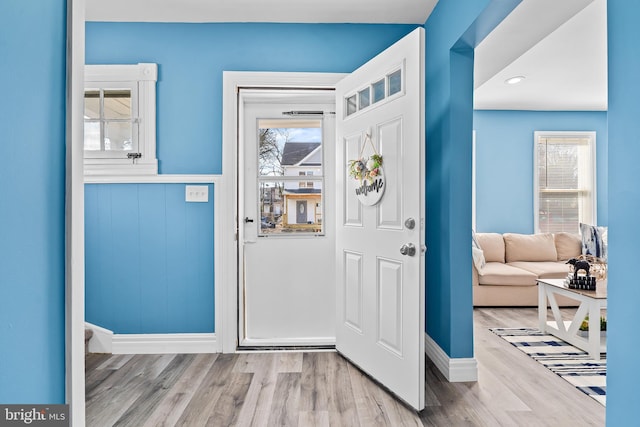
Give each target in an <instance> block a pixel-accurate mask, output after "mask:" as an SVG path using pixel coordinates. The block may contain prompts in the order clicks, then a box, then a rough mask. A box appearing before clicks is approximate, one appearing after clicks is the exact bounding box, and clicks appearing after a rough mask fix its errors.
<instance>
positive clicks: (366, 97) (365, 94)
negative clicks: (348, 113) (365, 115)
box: [358, 88, 371, 110]
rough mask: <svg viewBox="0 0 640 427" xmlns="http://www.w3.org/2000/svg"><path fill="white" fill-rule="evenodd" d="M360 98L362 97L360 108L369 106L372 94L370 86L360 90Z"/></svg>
mask: <svg viewBox="0 0 640 427" xmlns="http://www.w3.org/2000/svg"><path fill="white" fill-rule="evenodd" d="M358 98H359V99H360V109H361V110H362V109H363V108H367V107H368V106H369V104H370V103H371V95H370V91H369V88H366V89H363V90H361V91H360V92H358Z"/></svg>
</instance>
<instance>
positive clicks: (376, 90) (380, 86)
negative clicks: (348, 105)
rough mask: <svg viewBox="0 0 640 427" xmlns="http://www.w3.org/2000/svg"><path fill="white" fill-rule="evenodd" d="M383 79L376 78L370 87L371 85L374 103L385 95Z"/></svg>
mask: <svg viewBox="0 0 640 427" xmlns="http://www.w3.org/2000/svg"><path fill="white" fill-rule="evenodd" d="M384 82H385V79H382V80H378V81H377V82H375V83H374V84H373V85H372V87H373V103H374V104H375V103H376V102H379V101H382V100H383V99H384V97H385V84H384Z"/></svg>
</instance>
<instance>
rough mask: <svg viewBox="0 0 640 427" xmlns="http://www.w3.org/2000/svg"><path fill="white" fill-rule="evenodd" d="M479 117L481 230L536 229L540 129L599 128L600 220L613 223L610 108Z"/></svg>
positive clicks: (478, 207)
mask: <svg viewBox="0 0 640 427" xmlns="http://www.w3.org/2000/svg"><path fill="white" fill-rule="evenodd" d="M473 117H474V122H473V126H474V129H475V130H476V229H477V231H482V232H496V233H505V232H512V233H525V234H526V233H533V133H534V131H595V132H596V150H597V153H596V166H597V173H596V176H597V179H598V182H597V196H598V199H597V202H598V224H599V225H607V224H608V209H607V168H608V158H607V146H608V143H607V141H608V138H607V113H606V112H552V111H475V112H474V116H473ZM505 177H508V179H505Z"/></svg>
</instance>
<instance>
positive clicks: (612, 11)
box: [607, 0, 640, 427]
mask: <svg viewBox="0 0 640 427" xmlns="http://www.w3.org/2000/svg"><path fill="white" fill-rule="evenodd" d="M638 22H640V3H638V2H624V1H612V0H610V1H609V2H608V34H609V39H608V40H609V43H608V44H609V48H608V51H609V113H608V119H609V257H608V259H609V278H608V280H609V283H611V285H610V286H609V287H608V292H609V295H608V296H609V300H608V305H609V310H608V312H607V315H608V319H607V320H608V324H609V327H608V328H607V329H608V331H607V346H608V347H607V425H608V426H610V427H616V426H627V425H630V424H631V423H634V421H632V420H637V418H638V396H637V386H638V384H639V383H640V369H638V362H637V356H636V355H637V354H638V350H640V341H639V340H638V324H637V322H636V319H637V316H638V315H637V313H638V305H639V304H640V286H639V285H640V283H638V278H637V276H638V275H637V272H636V269H635V268H634V267H632V266H635V265H637V264H638V237H639V236H640V222H639V221H638V214H637V212H638V210H639V209H640V186H638V157H637V155H636V153H637V151H638V147H639V146H640V144H638V137H639V135H640V120H639V118H640V102H639V101H638V100H640V81H639V80H638V78H637V76H638V73H640V44H638V40H640V26H638Z"/></svg>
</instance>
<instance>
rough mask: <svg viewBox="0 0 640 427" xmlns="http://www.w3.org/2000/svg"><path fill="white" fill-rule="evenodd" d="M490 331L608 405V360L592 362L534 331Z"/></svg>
mask: <svg viewBox="0 0 640 427" xmlns="http://www.w3.org/2000/svg"><path fill="white" fill-rule="evenodd" d="M490 330H491V332H493V333H494V334H496V335H498V336H500V337H501V338H503V339H505V340H506V341H508V342H510V343H511V344H513V345H514V346H516V347H517V348H518V349H520V350H521V351H523V352H525V353H526V354H528V355H529V356H530V357H532V358H533V359H535V360H537V361H538V362H540V363H542V364H543V365H544V366H545V367H547V368H548V369H550V370H551V371H552V372H555V373H556V374H558V375H560V376H561V377H562V378H563V379H565V380H567V381H569V382H570V383H571V384H573V385H574V386H575V387H576V388H577V389H578V390H580V391H582V392H583V393H586V394H587V395H589V396H590V397H592V398H593V399H595V400H597V401H598V402H600V403H601V404H603V405H605V406H606V404H607V396H606V392H607V387H606V383H607V361H606V360H605V359H604V358H602V359H601V360H597V361H596V360H593V359H590V358H589V355H588V354H587V353H585V352H584V351H582V350H580V349H577V348H575V347H573V346H572V345H570V344H567V343H566V342H564V341H562V340H561V339H559V338H556V337H554V336H553V335H546V334H542V333H540V331H539V330H538V329H535V328H491V329H490Z"/></svg>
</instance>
